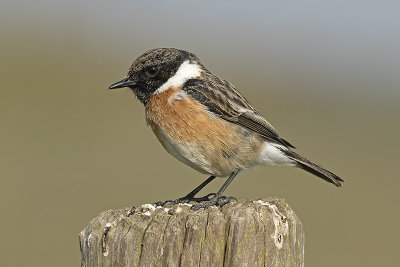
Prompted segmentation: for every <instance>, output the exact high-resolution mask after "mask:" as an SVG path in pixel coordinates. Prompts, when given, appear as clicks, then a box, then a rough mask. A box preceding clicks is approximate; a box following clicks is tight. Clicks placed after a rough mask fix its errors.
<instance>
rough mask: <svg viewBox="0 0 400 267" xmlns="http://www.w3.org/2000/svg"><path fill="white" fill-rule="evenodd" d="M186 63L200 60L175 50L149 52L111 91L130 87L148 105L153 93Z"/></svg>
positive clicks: (159, 49) (163, 49) (137, 61)
mask: <svg viewBox="0 0 400 267" xmlns="http://www.w3.org/2000/svg"><path fill="white" fill-rule="evenodd" d="M185 61H189V62H198V58H197V57H196V56H195V55H193V54H191V53H189V52H186V51H184V50H179V49H175V48H156V49H152V50H149V51H147V52H146V53H144V54H143V55H141V56H140V57H138V58H137V59H136V60H135V61H134V62H133V63H132V66H131V67H130V69H129V72H128V76H127V77H126V78H125V79H123V80H121V81H119V82H116V83H114V84H112V85H111V86H110V87H109V89H116V88H123V87H129V88H130V89H132V91H133V92H134V93H135V95H136V96H137V98H138V99H139V100H140V101H141V102H142V103H146V100H147V99H148V98H149V97H150V96H151V95H152V94H153V92H154V91H156V90H157V89H158V88H159V87H160V86H161V85H163V84H164V83H165V82H167V81H168V79H169V78H171V77H172V76H174V74H175V73H176V72H177V70H178V68H179V67H180V66H181V64H182V63H183V62H185Z"/></svg>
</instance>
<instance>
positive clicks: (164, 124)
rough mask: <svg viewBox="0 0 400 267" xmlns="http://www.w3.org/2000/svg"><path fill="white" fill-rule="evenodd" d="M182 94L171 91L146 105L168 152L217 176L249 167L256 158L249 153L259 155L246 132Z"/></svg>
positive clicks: (151, 120)
mask: <svg viewBox="0 0 400 267" xmlns="http://www.w3.org/2000/svg"><path fill="white" fill-rule="evenodd" d="M179 92H180V88H175V87H171V88H169V89H168V90H165V91H163V92H160V93H158V94H155V95H153V96H152V97H151V98H150V99H149V100H148V101H147V103H146V119H147V122H148V124H149V125H150V126H151V128H152V130H153V132H154V133H155V135H156V136H157V138H158V139H159V140H160V142H161V143H162V144H163V146H164V148H165V149H166V150H167V151H168V152H170V153H171V154H173V155H174V156H175V157H176V158H178V159H179V160H181V161H182V162H184V163H185V164H187V165H190V166H191V167H193V168H195V169H197V170H199V171H202V172H205V173H210V174H213V175H217V176H225V175H229V174H230V172H232V171H234V170H236V169H241V168H244V167H246V166H245V165H246V162H245V161H248V160H247V159H249V158H251V157H254V155H250V154H249V153H251V154H254V152H255V151H254V144H251V143H252V142H251V143H250V141H251V140H248V141H249V142H247V141H246V140H245V139H246V138H245V137H244V136H243V134H241V133H242V129H240V127H239V126H237V125H235V124H233V123H230V122H227V121H225V120H223V119H221V118H219V117H217V116H214V115H212V114H211V113H209V112H208V111H207V110H206V109H205V107H203V106H202V105H201V104H200V103H198V102H197V101H195V100H194V99H192V98H191V97H190V96H188V95H185V94H184V93H183V94H182V93H179ZM161 131H162V132H163V133H167V135H168V136H169V137H168V138H169V139H170V140H168V138H166V137H165V134H164V135H163V134H162V133H161ZM171 150H174V151H171ZM177 154H179V155H177Z"/></svg>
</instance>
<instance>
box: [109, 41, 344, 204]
mask: <svg viewBox="0 0 400 267" xmlns="http://www.w3.org/2000/svg"><path fill="white" fill-rule="evenodd" d="M123 87H129V88H130V89H131V90H132V91H133V92H134V94H135V95H136V97H137V98H138V99H139V100H140V101H141V102H142V103H143V104H144V106H145V110H146V111H145V113H146V121H147V123H148V125H150V127H151V129H152V130H153V132H154V134H155V135H156V136H157V138H158V140H159V141H160V143H161V144H162V145H163V147H164V148H165V149H166V150H167V151H168V152H169V153H170V154H171V155H173V156H174V157H175V158H177V159H178V160H180V161H181V162H183V163H185V164H186V165H188V166H190V167H192V168H193V169H195V170H197V171H199V172H201V173H204V174H208V175H211V176H210V177H209V178H208V179H207V180H206V181H204V182H203V183H202V184H201V185H199V186H198V187H197V188H195V189H194V190H193V191H192V192H190V193H189V194H188V195H186V196H185V197H182V198H179V199H177V200H176V201H175V202H180V203H184V202H189V201H197V202H200V201H204V200H206V202H205V203H204V204H196V205H194V206H192V208H193V209H199V208H207V207H209V206H212V205H223V204H225V203H227V202H229V198H226V197H223V196H222V193H223V192H224V190H225V189H226V188H227V187H228V185H229V184H230V183H231V182H232V180H233V179H234V177H235V176H236V175H237V174H238V173H239V172H240V171H241V170H244V169H249V168H252V167H254V166H256V165H281V166H294V167H299V168H301V169H303V170H306V171H308V172H310V173H312V174H314V175H316V176H318V177H320V178H322V179H324V180H325V181H328V182H330V183H332V184H334V185H336V186H341V182H344V180H342V179H341V178H340V177H338V176H337V175H335V174H334V173H332V172H330V171H328V170H327V169H325V168H324V167H322V166H321V165H318V164H315V163H313V162H311V161H310V160H308V159H306V158H304V157H303V156H301V155H299V154H297V153H295V152H293V150H292V149H293V148H295V147H294V146H293V145H292V144H290V143H289V142H288V141H286V140H285V139H283V138H282V137H280V136H279V134H278V132H277V131H276V130H275V128H273V127H272V125H271V124H270V123H268V121H267V120H266V119H264V118H263V117H262V115H261V114H260V113H259V112H258V111H257V110H256V109H255V108H253V107H252V106H251V105H250V103H249V102H248V101H247V100H246V98H245V97H244V96H243V95H242V94H241V93H240V92H239V91H238V90H237V89H236V88H235V87H234V86H233V85H232V84H230V83H229V82H227V81H225V80H222V79H220V78H219V77H217V76H216V75H214V74H212V73H211V72H210V71H209V70H207V69H206V68H205V66H204V65H203V64H202V63H200V60H199V59H198V58H197V57H196V56H195V55H193V54H192V53H189V52H186V51H183V50H178V49H175V48H158V49H153V50H150V51H147V52H146V53H144V54H143V55H141V56H140V57H139V58H137V59H136V60H135V61H134V62H133V64H132V66H131V67H130V69H129V72H128V75H127V77H126V78H125V79H123V80H121V81H119V82H116V83H114V84H112V85H111V86H110V87H109V89H116V88H123ZM226 176H229V178H228V179H227V180H226V181H225V183H224V184H223V186H222V187H221V189H219V190H218V192H217V193H216V194H209V195H207V196H205V197H201V198H195V195H196V194H197V193H198V192H199V191H200V190H201V189H202V188H203V187H204V186H206V185H207V184H208V183H209V182H211V181H212V180H213V179H214V178H215V177H226Z"/></svg>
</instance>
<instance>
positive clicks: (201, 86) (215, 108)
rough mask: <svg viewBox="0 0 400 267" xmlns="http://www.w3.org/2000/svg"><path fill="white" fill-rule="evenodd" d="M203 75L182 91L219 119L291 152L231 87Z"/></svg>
mask: <svg viewBox="0 0 400 267" xmlns="http://www.w3.org/2000/svg"><path fill="white" fill-rule="evenodd" d="M203 75H205V76H206V78H202V79H191V80H188V81H187V82H186V83H185V85H184V86H183V88H182V90H184V91H185V92H186V93H187V94H188V95H190V96H191V97H193V98H194V99H195V100H197V101H199V102H200V103H201V104H203V105H204V106H206V107H207V108H208V110H209V111H211V112H213V113H214V114H216V115H218V116H220V117H221V118H223V119H225V120H227V121H230V122H233V123H236V124H239V125H242V126H244V127H246V128H248V129H250V130H252V131H254V132H256V133H258V134H260V135H261V136H263V137H264V138H265V139H267V140H269V141H272V142H275V143H278V144H280V145H283V146H285V147H292V148H294V146H293V145H291V144H290V143H289V142H288V141H286V140H284V139H283V138H280V137H279V134H278V132H277V131H276V130H275V129H274V127H272V125H271V124H270V123H268V122H267V120H265V119H264V118H263V117H262V116H261V115H260V114H259V113H258V112H257V110H255V109H254V108H253V107H252V106H251V105H250V103H249V102H248V101H247V99H246V98H245V97H244V96H243V95H242V94H241V93H240V92H239V91H238V90H236V88H235V87H234V86H233V85H232V84H230V83H229V82H227V81H224V80H221V79H219V78H218V77H216V76H215V75H213V74H211V73H209V72H206V73H204V74H203Z"/></svg>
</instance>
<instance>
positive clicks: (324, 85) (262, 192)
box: [0, 0, 400, 266]
mask: <svg viewBox="0 0 400 267" xmlns="http://www.w3.org/2000/svg"><path fill="white" fill-rule="evenodd" d="M399 8H400V4H399V3H398V2H395V1H262V2H261V1H260V2H246V3H245V1H237V2H235V1H201V2H194V1H193V3H188V1H168V2H167V1H146V2H144V1H143V2H134V1H46V0H38V1H8V0H7V1H4V0H3V1H2V2H1V4H0V32H1V41H0V51H1V53H0V62H1V63H0V81H1V91H0V123H1V124H0V125H1V131H0V149H1V153H0V179H1V180H0V181H1V187H0V208H1V220H0V224H1V228H0V229H1V242H0V251H1V262H2V263H1V265H2V266H78V265H79V264H80V253H79V244H78V233H79V232H80V230H82V229H83V228H84V227H85V226H86V224H87V223H88V222H89V220H91V219H92V218H93V217H95V216H96V215H97V214H98V213H100V212H101V211H104V210H107V209H118V208H122V207H127V206H132V205H140V204H143V203H150V202H154V201H157V200H165V199H173V198H177V197H179V196H182V195H183V194H185V193H187V192H188V191H189V190H191V189H192V188H194V187H195V186H196V185H198V184H199V183H200V182H202V181H203V180H204V179H205V178H206V177H205V176H204V175H201V174H199V173H196V172H195V171H194V170H192V169H190V168H189V167H187V166H185V165H183V164H181V163H180V162H178V161H177V160H175V159H174V158H173V157H172V156H170V155H169V154H168V153H167V152H165V151H164V150H163V148H162V146H161V145H160V144H159V143H158V142H157V140H156V138H155V137H154V136H153V134H152V132H151V130H150V129H149V128H148V127H146V123H145V120H144V108H143V106H142V104H141V103H140V102H139V101H137V100H136V99H135V97H134V96H133V94H132V93H131V92H130V91H129V90H128V89H126V90H120V91H107V87H108V86H109V85H110V84H111V83H113V82H115V81H118V80H119V79H121V78H123V77H124V76H125V74H126V72H127V70H128V67H129V65H130V64H131V62H132V61H133V60H134V59H135V58H136V57H137V56H139V55H140V54H141V53H143V52H144V51H146V50H148V49H151V48H155V47H177V48H181V49H185V50H188V51H191V52H193V53H195V54H196V55H197V56H198V57H199V58H200V59H201V60H202V62H203V63H204V64H205V65H206V66H207V67H208V68H209V69H210V70H211V71H213V72H214V73H216V74H218V75H219V76H221V77H223V78H224V79H226V80H229V81H230V82H232V83H233V84H234V85H236V86H237V87H238V88H239V89H240V90H241V91H242V92H243V93H244V94H245V95H246V96H247V98H248V99H249V100H250V101H251V102H252V103H253V105H254V106H255V107H256V108H257V109H258V110H259V111H260V112H261V113H262V114H263V115H264V116H265V117H266V118H267V119H268V120H269V121H270V122H271V123H272V124H273V125H274V126H275V127H276V128H277V129H278V130H279V132H280V134H281V135H282V136H283V137H284V138H286V139H287V140H289V141H290V142H292V143H293V144H294V145H296V146H297V147H298V151H299V152H300V153H301V154H303V155H305V156H308V157H309V158H310V159H313V160H315V161H317V162H319V163H321V164H323V165H325V166H327V167H328V168H329V169H331V170H333V171H334V172H336V173H337V174H339V175H340V176H342V177H343V178H345V179H346V180H347V183H346V184H345V185H344V187H343V188H340V189H339V188H336V187H334V186H333V185H331V184H328V183H326V182H324V181H322V180H321V179H318V178H316V177H314V176H312V175H311V174H308V173H306V172H303V171H301V170H298V169H295V168H288V167H286V168H285V167H259V168H256V169H254V170H251V171H247V172H244V173H243V174H241V175H240V176H239V177H238V178H237V179H236V180H235V181H234V182H233V184H232V185H231V186H230V187H229V189H228V190H227V194H230V195H235V196H237V197H240V198H255V197H266V196H276V197H280V198H285V199H286V200H287V201H288V202H289V204H290V205H291V206H292V207H293V208H294V210H295V211H296V213H297V215H298V216H299V217H300V220H301V221H302V222H303V224H304V227H305V231H306V250H305V251H306V258H305V259H306V266H400V265H399V263H400V262H399V257H398V255H397V253H398V250H399V243H398V239H399V237H400V230H399V229H400V228H399V225H400V215H399V207H398V206H399V204H400V197H399V193H398V190H399V187H400V179H399V178H400V177H399V174H398V164H399V141H398V138H399V136H400V126H399V118H400V116H399V115H400V104H399V103H400V75H399V73H400V48H399V47H400V18H399V15H398V11H399ZM222 182H223V180H222V179H219V180H218V181H217V182H214V183H213V184H212V185H210V186H209V187H208V188H207V190H209V191H210V192H211V191H215V190H217V189H218V188H219V186H220V185H221V184H222Z"/></svg>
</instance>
